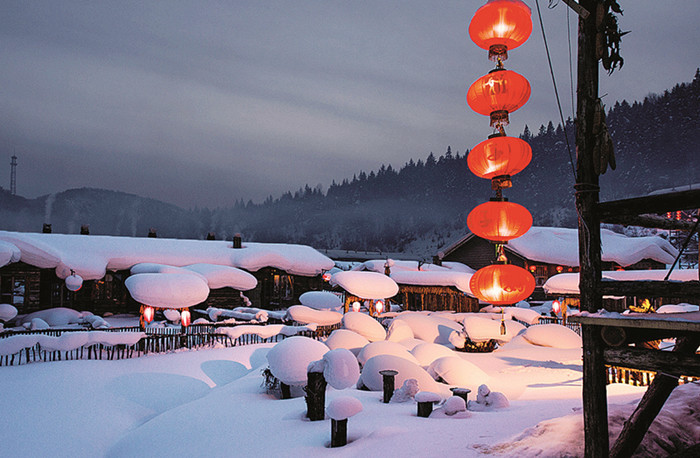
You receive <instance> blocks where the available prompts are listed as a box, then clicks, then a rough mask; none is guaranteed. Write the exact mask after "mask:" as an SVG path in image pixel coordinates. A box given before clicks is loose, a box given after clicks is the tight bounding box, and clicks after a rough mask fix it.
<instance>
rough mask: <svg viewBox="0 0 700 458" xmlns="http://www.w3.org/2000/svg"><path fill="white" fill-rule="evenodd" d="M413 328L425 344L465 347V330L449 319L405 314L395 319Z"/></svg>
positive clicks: (415, 334) (417, 336)
mask: <svg viewBox="0 0 700 458" xmlns="http://www.w3.org/2000/svg"><path fill="white" fill-rule="evenodd" d="M394 320H402V321H404V322H405V323H406V324H408V325H409V326H410V327H411V330H412V331H413V335H414V336H415V337H416V338H417V339H421V340H423V341H425V342H433V343H439V344H443V345H451V346H453V347H455V348H462V347H464V329H463V327H462V325H461V324H459V323H455V322H454V321H452V320H449V319H447V318H442V317H438V316H427V315H424V314H421V313H415V312H404V313H400V314H399V315H397V316H396V318H394Z"/></svg>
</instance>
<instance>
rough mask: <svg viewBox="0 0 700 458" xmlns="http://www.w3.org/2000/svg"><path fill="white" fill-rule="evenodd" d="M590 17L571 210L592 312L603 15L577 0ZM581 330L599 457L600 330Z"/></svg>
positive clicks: (592, 447) (584, 299) (581, 30)
mask: <svg viewBox="0 0 700 458" xmlns="http://www.w3.org/2000/svg"><path fill="white" fill-rule="evenodd" d="M579 3H580V5H581V6H582V7H583V8H585V9H586V10H587V11H588V12H589V13H590V14H588V15H587V16H586V17H584V15H579V22H578V24H579V25H578V69H577V71H578V86H577V90H576V91H577V101H576V185H575V188H576V210H577V212H578V233H579V237H578V238H579V265H580V274H579V291H580V292H581V309H582V310H586V311H589V312H596V311H598V310H599V309H601V308H602V302H603V301H602V295H601V294H600V289H599V288H600V280H601V261H600V251H601V249H600V218H599V215H598V213H597V205H598V201H599V192H600V188H599V186H598V174H597V173H596V164H594V160H595V157H596V154H595V145H596V142H595V140H596V139H595V129H596V125H595V120H594V118H595V111H596V107H597V105H598V103H599V100H598V57H597V54H596V36H597V34H598V29H597V25H596V23H597V17H598V15H599V14H601V13H602V11H603V10H602V8H603V5H602V2H601V1H599V0H581V1H580V2H579ZM582 331H583V335H582V338H583V352H584V364H583V384H584V390H583V425H584V431H585V434H586V437H587V438H589V437H593V438H595V440H594V441H586V448H585V456H587V457H603V456H607V455H608V452H609V442H608V425H607V420H608V405H607V396H606V388H605V387H606V379H605V362H604V358H603V348H604V346H603V344H602V338H601V334H600V330H599V329H598V327H597V326H585V327H583V329H582Z"/></svg>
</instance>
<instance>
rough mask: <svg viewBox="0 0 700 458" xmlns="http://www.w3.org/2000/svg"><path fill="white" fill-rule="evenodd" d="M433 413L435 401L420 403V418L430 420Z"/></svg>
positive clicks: (418, 413)
mask: <svg viewBox="0 0 700 458" xmlns="http://www.w3.org/2000/svg"><path fill="white" fill-rule="evenodd" d="M431 413H433V401H427V402H419V403H418V412H417V415H418V416H419V417H423V418H428V417H429V416H430V414H431Z"/></svg>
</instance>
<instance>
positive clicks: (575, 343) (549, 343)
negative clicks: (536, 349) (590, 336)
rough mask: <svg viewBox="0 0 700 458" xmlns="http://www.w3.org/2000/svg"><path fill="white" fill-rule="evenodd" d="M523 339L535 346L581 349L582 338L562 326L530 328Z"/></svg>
mask: <svg viewBox="0 0 700 458" xmlns="http://www.w3.org/2000/svg"><path fill="white" fill-rule="evenodd" d="M523 337H524V338H525V339H526V340H527V341H528V342H530V343H532V344H534V345H540V346H542V347H553V348H581V345H582V343H581V337H580V336H579V335H578V334H576V333H575V332H574V331H572V330H571V329H569V328H567V327H566V326H562V325H560V324H540V325H537V326H530V327H529V328H527V330H525V332H524V333H523Z"/></svg>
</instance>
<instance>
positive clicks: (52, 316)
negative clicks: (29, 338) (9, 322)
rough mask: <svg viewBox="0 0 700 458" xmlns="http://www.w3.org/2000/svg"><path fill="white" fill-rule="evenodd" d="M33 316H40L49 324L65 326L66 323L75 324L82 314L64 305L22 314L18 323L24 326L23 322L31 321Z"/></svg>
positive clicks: (78, 321)
mask: <svg viewBox="0 0 700 458" xmlns="http://www.w3.org/2000/svg"><path fill="white" fill-rule="evenodd" d="M34 318H40V319H41V320H43V321H45V322H46V323H48V325H49V326H65V325H68V324H77V323H80V322H81V321H82V318H83V314H82V313H80V312H78V311H77V310H73V309H69V308H66V307H56V308H52V309H46V310H39V311H38V312H33V313H30V314H28V315H25V316H23V317H22V318H21V319H20V321H19V324H20V325H22V326H24V325H25V323H31V322H32V320H33V319H34Z"/></svg>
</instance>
